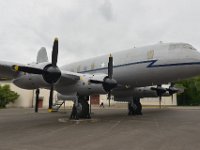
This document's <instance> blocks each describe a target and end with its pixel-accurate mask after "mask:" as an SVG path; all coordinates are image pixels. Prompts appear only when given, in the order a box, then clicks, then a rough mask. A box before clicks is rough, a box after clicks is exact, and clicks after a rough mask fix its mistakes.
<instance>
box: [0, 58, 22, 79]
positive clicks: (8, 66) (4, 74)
mask: <svg viewBox="0 0 200 150" xmlns="http://www.w3.org/2000/svg"><path fill="white" fill-rule="evenodd" d="M16 64H18V63H12V62H6V61H0V81H2V80H12V79H14V78H16V77H17V76H18V74H19V72H16V71H14V70H12V66H13V65H16Z"/></svg>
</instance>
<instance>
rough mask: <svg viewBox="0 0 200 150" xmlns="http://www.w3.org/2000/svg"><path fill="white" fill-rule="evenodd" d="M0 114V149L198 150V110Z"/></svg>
mask: <svg viewBox="0 0 200 150" xmlns="http://www.w3.org/2000/svg"><path fill="white" fill-rule="evenodd" d="M33 111H34V110H33V109H3V110H0V149H1V150H44V149H48V150H57V149H59V150H68V149H69V150H86V149H87V150H107V149H109V150H130V149H134V150H145V149H148V150H151V149H152V150H184V149H185V150H188V149H199V147H200V138H199V135H200V108H199V107H195V109H192V107H190V108H187V107H183V108H180V107H178V108H176V107H173V108H163V109H161V110H160V109H158V108H145V109H144V115H143V116H127V110H126V109H124V108H122V109H113V108H112V109H108V108H107V109H103V108H102V109H95V110H92V112H93V114H92V119H91V120H79V121H72V120H69V119H68V118H69V116H70V111H69V110H67V112H58V113H48V112H47V110H40V111H39V113H34V112H33Z"/></svg>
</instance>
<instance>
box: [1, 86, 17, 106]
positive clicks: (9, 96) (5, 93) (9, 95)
mask: <svg viewBox="0 0 200 150" xmlns="http://www.w3.org/2000/svg"><path fill="white" fill-rule="evenodd" d="M18 97H19V95H18V94H17V93H16V92H14V91H11V90H10V85H3V86H1V85H0V108H5V107H6V105H7V104H8V103H10V102H11V103H14V102H15V100H16V99H17V98H18Z"/></svg>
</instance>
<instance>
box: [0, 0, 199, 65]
mask: <svg viewBox="0 0 200 150" xmlns="http://www.w3.org/2000/svg"><path fill="white" fill-rule="evenodd" d="M199 4H200V2H199V1H198V0H191V1H188V0H174V1H173V3H172V2H171V1H168V0H162V1H160V0H149V1H146V0H140V1H138V0H126V1H122V0H105V1H102V0H84V1H83V0H67V1H66V0H58V1H54V0H43V1H40V0H29V1H27V0H17V1H13V0H6V1H3V0H0V18H1V19H0V26H1V28H0V35H1V36H0V60H7V61H14V62H21V63H28V62H32V61H35V59H36V53H37V51H38V50H39V49H40V48H41V47H46V48H47V50H48V54H49V56H51V54H50V53H51V49H52V43H53V39H54V37H59V43H60V45H59V47H60V51H59V64H60V65H61V64H64V63H70V62H74V61H79V60H82V59H85V58H89V57H94V56H97V55H102V54H109V53H112V52H115V51H119V50H123V49H127V48H131V47H133V46H134V45H135V46H136V47H139V46H142V45H147V44H154V43H157V42H158V41H164V42H187V43H191V44H192V45H194V46H195V47H196V48H197V49H200V43H199V39H200V34H198V32H197V31H198V29H199V26H200V20H199V14H200V9H199V8H198V6H199Z"/></svg>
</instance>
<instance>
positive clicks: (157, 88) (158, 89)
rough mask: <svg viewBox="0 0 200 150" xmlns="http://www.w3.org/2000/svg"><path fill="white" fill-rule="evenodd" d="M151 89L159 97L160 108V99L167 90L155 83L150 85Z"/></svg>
mask: <svg viewBox="0 0 200 150" xmlns="http://www.w3.org/2000/svg"><path fill="white" fill-rule="evenodd" d="M151 90H154V91H156V93H157V95H158V97H159V108H161V101H162V95H163V94H164V93H165V92H166V91H167V90H166V89H165V88H163V87H162V85H157V87H152V88H151Z"/></svg>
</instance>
